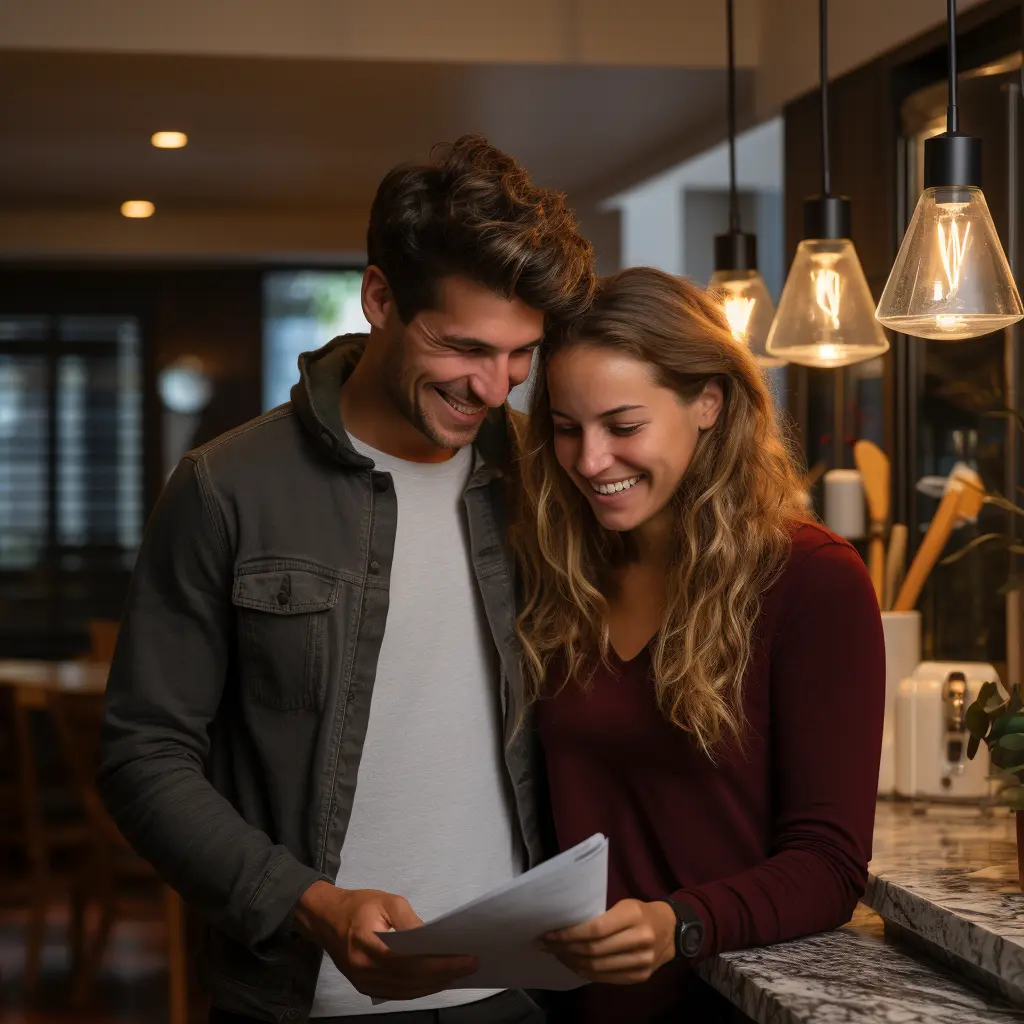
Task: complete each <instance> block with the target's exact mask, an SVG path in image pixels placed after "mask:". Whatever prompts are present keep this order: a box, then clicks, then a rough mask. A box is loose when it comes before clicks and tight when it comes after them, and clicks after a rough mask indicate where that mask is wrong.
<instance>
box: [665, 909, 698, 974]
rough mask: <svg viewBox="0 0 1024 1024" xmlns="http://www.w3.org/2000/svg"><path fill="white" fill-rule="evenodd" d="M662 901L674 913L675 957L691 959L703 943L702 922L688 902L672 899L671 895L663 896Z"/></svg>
mask: <svg viewBox="0 0 1024 1024" xmlns="http://www.w3.org/2000/svg"><path fill="white" fill-rule="evenodd" d="M662 902H663V903H667V904H668V905H669V906H670V907H671V908H672V912H673V913H674V914H675V915H676V930H675V949H676V958H677V959H679V960H692V959H693V958H694V957H695V956H697V954H698V953H699V952H700V950H701V947H702V946H703V945H704V922H703V921H701V919H700V915H699V914H698V913H697V911H696V910H694V909H693V907H691V906H690V904H689V903H682V902H680V901H679V900H674V899H672V897H671V896H663V897H662Z"/></svg>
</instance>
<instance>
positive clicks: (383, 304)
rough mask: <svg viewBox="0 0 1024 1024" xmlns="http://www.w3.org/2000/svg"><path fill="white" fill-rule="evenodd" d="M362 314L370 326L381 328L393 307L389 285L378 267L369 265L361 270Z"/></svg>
mask: <svg viewBox="0 0 1024 1024" xmlns="http://www.w3.org/2000/svg"><path fill="white" fill-rule="evenodd" d="M360 297H361V299H362V304H363V316H365V317H366V321H367V323H368V324H370V326H371V327H376V328H377V330H383V329H384V325H385V324H386V323H387V319H388V314H389V313H390V312H391V311H392V309H393V308H394V302H395V300H394V298H393V297H392V295H391V286H390V285H389V284H388V279H387V278H386V277H385V276H384V271H383V270H381V269H380V267H374V266H369V267H367V268H366V270H365V271H363V287H362V291H361V295H360Z"/></svg>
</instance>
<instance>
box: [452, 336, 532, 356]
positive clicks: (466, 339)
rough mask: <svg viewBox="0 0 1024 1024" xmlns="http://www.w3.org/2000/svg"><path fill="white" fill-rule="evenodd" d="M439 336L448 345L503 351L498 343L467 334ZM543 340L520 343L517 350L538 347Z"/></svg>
mask: <svg viewBox="0 0 1024 1024" xmlns="http://www.w3.org/2000/svg"><path fill="white" fill-rule="evenodd" d="M438 338H440V340H441V341H443V342H444V343H445V344H446V345H455V346H456V347H458V348H481V349H483V350H484V351H485V352H500V351H501V349H500V348H499V347H498V346H497V345H492V344H491V343H490V342H489V341H482V340H481V339H480V338H474V337H471V336H469V335H465V334H440V335H438ZM543 340H544V339H543V337H541V338H536V339H534V340H533V341H528V342H526V344H525V345H520V346H519V347H518V348H517V349H516V350H515V351H516V352H522V351H524V350H525V349H532V348H537V347H538V346H539V345H540V343H541V342H542V341H543Z"/></svg>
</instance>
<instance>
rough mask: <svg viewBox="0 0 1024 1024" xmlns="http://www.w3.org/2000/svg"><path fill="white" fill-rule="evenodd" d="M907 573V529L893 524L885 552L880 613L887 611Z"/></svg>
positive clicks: (901, 524)
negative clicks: (883, 583) (883, 586)
mask: <svg viewBox="0 0 1024 1024" xmlns="http://www.w3.org/2000/svg"><path fill="white" fill-rule="evenodd" d="M906 571H907V528H906V526H904V525H903V523H893V524H892V529H891V530H890V531H889V546H888V548H887V549H886V552H885V588H884V592H883V595H882V598H883V599H882V611H889V610H890V609H891V608H892V605H893V602H894V601H895V600H896V594H897V593H898V592H899V587H900V584H901V583H902V582H903V575H904V573H906Z"/></svg>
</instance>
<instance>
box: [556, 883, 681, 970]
mask: <svg viewBox="0 0 1024 1024" xmlns="http://www.w3.org/2000/svg"><path fill="white" fill-rule="evenodd" d="M675 928H676V915H675V912H674V911H673V910H672V908H671V907H670V906H669V905H668V904H667V903H664V902H661V901H656V902H654V903H645V902H644V901H643V900H620V901H619V902H618V903H616V904H615V906H614V907H612V909H611V910H609V911H608V912H607V913H604V914H602V915H601V916H600V917H595V918H594V920H593V921H588V922H587V923H586V924H579V925H576V926H575V927H573V928H563V929H562V930H561V931H557V932H549V933H548V934H547V935H543V936H541V940H540V944H541V949H543V950H544V951H545V952H547V953H553V954H554V955H555V956H557V957H558V959H559V960H561V961H562V963H563V964H565V966H566V967H568V968H569V969H570V970H572V971H575V972H576V973H577V974H578V975H580V977H583V978H586V979H587V980H588V981H600V982H604V983H605V984H610V985H635V984H637V983H638V982H641V981H646V980H647V979H648V978H649V977H650V976H651V975H652V974H653V973H654V972H655V971H656V970H657V969H658V968H659V967H661V965H662V964H666V963H668V961H669V960H672V959H673V958H674V957H675V953H676V948H675V946H676V944H675Z"/></svg>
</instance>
